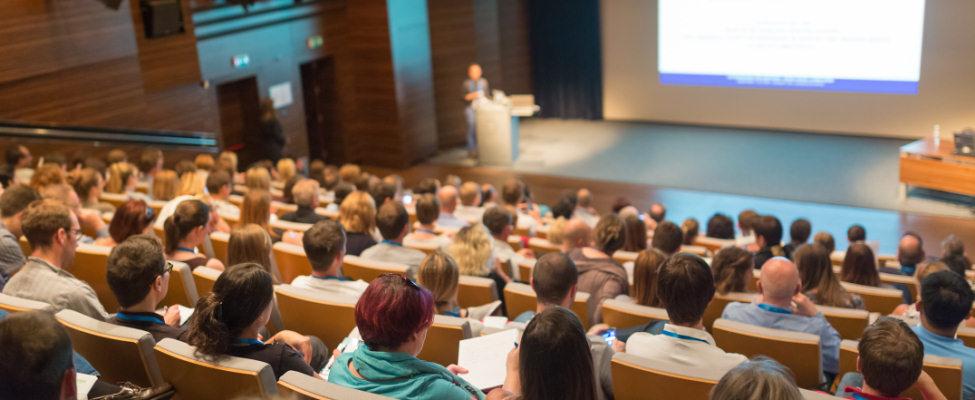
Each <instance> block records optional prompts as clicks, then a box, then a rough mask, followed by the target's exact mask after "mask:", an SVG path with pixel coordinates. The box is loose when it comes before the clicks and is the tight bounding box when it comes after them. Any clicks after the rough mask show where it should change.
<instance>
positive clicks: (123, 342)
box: [55, 310, 165, 387]
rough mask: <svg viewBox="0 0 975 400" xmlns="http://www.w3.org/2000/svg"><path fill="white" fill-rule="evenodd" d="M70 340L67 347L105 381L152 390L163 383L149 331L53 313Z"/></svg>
mask: <svg viewBox="0 0 975 400" xmlns="http://www.w3.org/2000/svg"><path fill="white" fill-rule="evenodd" d="M55 317H56V318H57V320H58V322H60V323H61V326H64V328H65V330H67V331H68V336H70V337H71V346H72V347H73V348H74V350H75V351H77V352H78V354H81V355H82V356H84V357H85V359H87V360H88V362H90V363H91V365H92V366H93V367H95V369H97V370H98V372H99V373H100V374H101V378H102V379H105V380H107V381H109V382H132V383H135V384H137V385H139V386H144V387H152V386H159V385H162V384H164V383H165V382H164V381H163V377H162V374H161V373H160V371H159V365H158V364H156V356H155V354H154V353H153V351H152V348H153V347H154V346H155V345H156V341H155V340H153V338H152V335H151V334H149V332H146V331H142V330H139V329H133V328H129V327H125V326H120V325H115V324H110V323H107V322H102V321H98V320H96V319H94V318H91V317H89V316H87V315H84V314H81V313H79V312H77V311H74V310H61V311H60V312H58V313H57V314H55Z"/></svg>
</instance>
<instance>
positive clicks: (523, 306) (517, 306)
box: [504, 282, 589, 329]
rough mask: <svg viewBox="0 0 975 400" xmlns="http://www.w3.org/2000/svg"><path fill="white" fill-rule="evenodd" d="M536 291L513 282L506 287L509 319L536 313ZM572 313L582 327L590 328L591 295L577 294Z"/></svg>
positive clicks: (506, 306)
mask: <svg viewBox="0 0 975 400" xmlns="http://www.w3.org/2000/svg"><path fill="white" fill-rule="evenodd" d="M537 303H538V301H537V297H535V290H534V289H532V287H531V286H529V285H526V284H524V283H517V282H511V283H509V284H507V285H505V287H504V305H505V310H506V311H507V313H508V318H511V319H514V318H515V317H517V316H519V315H521V314H522V313H524V312H525V311H535V309H536V308H537ZM572 312H574V313H575V314H576V316H577V317H579V321H580V322H582V326H583V327H585V328H587V329H588V328H589V293H586V292H576V298H575V301H573V302H572Z"/></svg>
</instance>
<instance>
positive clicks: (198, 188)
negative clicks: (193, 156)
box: [176, 160, 206, 197]
mask: <svg viewBox="0 0 975 400" xmlns="http://www.w3.org/2000/svg"><path fill="white" fill-rule="evenodd" d="M181 167H182V168H181ZM181 169H182V171H180V170H181ZM176 173H177V174H178V175H179V188H178V189H177V193H178V194H179V195H181V196H183V195H187V196H194V197H196V196H203V195H204V194H205V192H206V178H205V177H204V176H203V175H204V174H202V173H201V172H200V171H197V169H196V165H195V164H193V162H191V161H189V160H182V161H180V162H179V163H177V164H176Z"/></svg>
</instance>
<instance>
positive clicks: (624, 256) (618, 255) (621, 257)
mask: <svg viewBox="0 0 975 400" xmlns="http://www.w3.org/2000/svg"><path fill="white" fill-rule="evenodd" d="M639 255H640V253H637V252H635V251H623V250H617V251H616V252H615V253H613V259H614V260H616V262H618V263H620V264H625V263H628V262H635V261H636V258H637V256H639Z"/></svg>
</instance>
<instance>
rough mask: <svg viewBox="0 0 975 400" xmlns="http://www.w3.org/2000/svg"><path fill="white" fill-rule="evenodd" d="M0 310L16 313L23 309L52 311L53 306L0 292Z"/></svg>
mask: <svg viewBox="0 0 975 400" xmlns="http://www.w3.org/2000/svg"><path fill="white" fill-rule="evenodd" d="M0 310H3V311H6V312H8V313H17V312H24V311H53V310H54V307H52V306H51V305H50V304H47V303H44V302H41V301H35V300H29V299H22V298H20V297H14V296H11V295H7V294H3V293H0Z"/></svg>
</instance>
